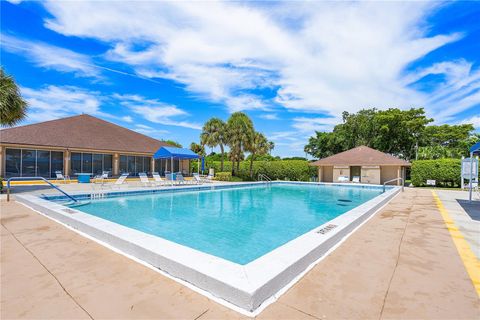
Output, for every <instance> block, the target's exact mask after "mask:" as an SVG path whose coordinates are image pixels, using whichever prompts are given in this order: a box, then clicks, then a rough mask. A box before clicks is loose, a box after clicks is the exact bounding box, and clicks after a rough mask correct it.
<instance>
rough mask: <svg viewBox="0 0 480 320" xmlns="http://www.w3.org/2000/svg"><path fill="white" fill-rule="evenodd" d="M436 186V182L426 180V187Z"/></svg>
mask: <svg viewBox="0 0 480 320" xmlns="http://www.w3.org/2000/svg"><path fill="white" fill-rule="evenodd" d="M436 184H437V181H436V180H427V186H435V185H436Z"/></svg>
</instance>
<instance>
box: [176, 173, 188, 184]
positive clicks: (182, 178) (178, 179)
mask: <svg viewBox="0 0 480 320" xmlns="http://www.w3.org/2000/svg"><path fill="white" fill-rule="evenodd" d="M177 181H178V183H179V184H191V182H190V181H189V180H185V178H184V177H183V174H181V173H177Z"/></svg>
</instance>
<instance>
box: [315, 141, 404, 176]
mask: <svg viewBox="0 0 480 320" xmlns="http://www.w3.org/2000/svg"><path fill="white" fill-rule="evenodd" d="M310 165H312V166H317V167H318V181H321V182H349V181H350V182H359V183H368V184H383V183H384V182H386V181H389V180H392V179H396V178H403V179H405V174H406V168H407V167H410V163H409V162H407V161H405V160H402V159H399V158H396V157H394V156H392V155H389V154H386V153H383V152H380V151H378V150H375V149H372V148H369V147H366V146H360V147H356V148H353V149H350V150H347V151H344V152H340V153H337V154H335V155H333V156H330V157H326V158H323V159H320V160H317V161H315V162H312V163H311V164H310ZM397 184H400V182H399V181H397Z"/></svg>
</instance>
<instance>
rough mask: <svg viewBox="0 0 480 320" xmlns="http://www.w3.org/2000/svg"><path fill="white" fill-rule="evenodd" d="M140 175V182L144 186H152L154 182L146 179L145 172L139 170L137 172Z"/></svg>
mask: <svg viewBox="0 0 480 320" xmlns="http://www.w3.org/2000/svg"><path fill="white" fill-rule="evenodd" d="M138 176H139V177H140V183H141V184H143V186H144V187H153V186H154V185H155V184H154V183H152V182H151V181H150V180H148V177H147V174H146V173H145V172H140V173H139V174H138Z"/></svg>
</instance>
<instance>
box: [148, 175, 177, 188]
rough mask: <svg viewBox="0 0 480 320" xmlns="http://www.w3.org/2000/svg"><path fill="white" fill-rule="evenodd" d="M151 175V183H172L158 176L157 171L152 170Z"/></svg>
mask: <svg viewBox="0 0 480 320" xmlns="http://www.w3.org/2000/svg"><path fill="white" fill-rule="evenodd" d="M152 177H153V180H154V181H153V183H154V184H155V185H156V186H167V185H172V184H171V183H168V182H167V181H166V180H165V179H163V178H162V177H160V175H159V174H158V172H152Z"/></svg>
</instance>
